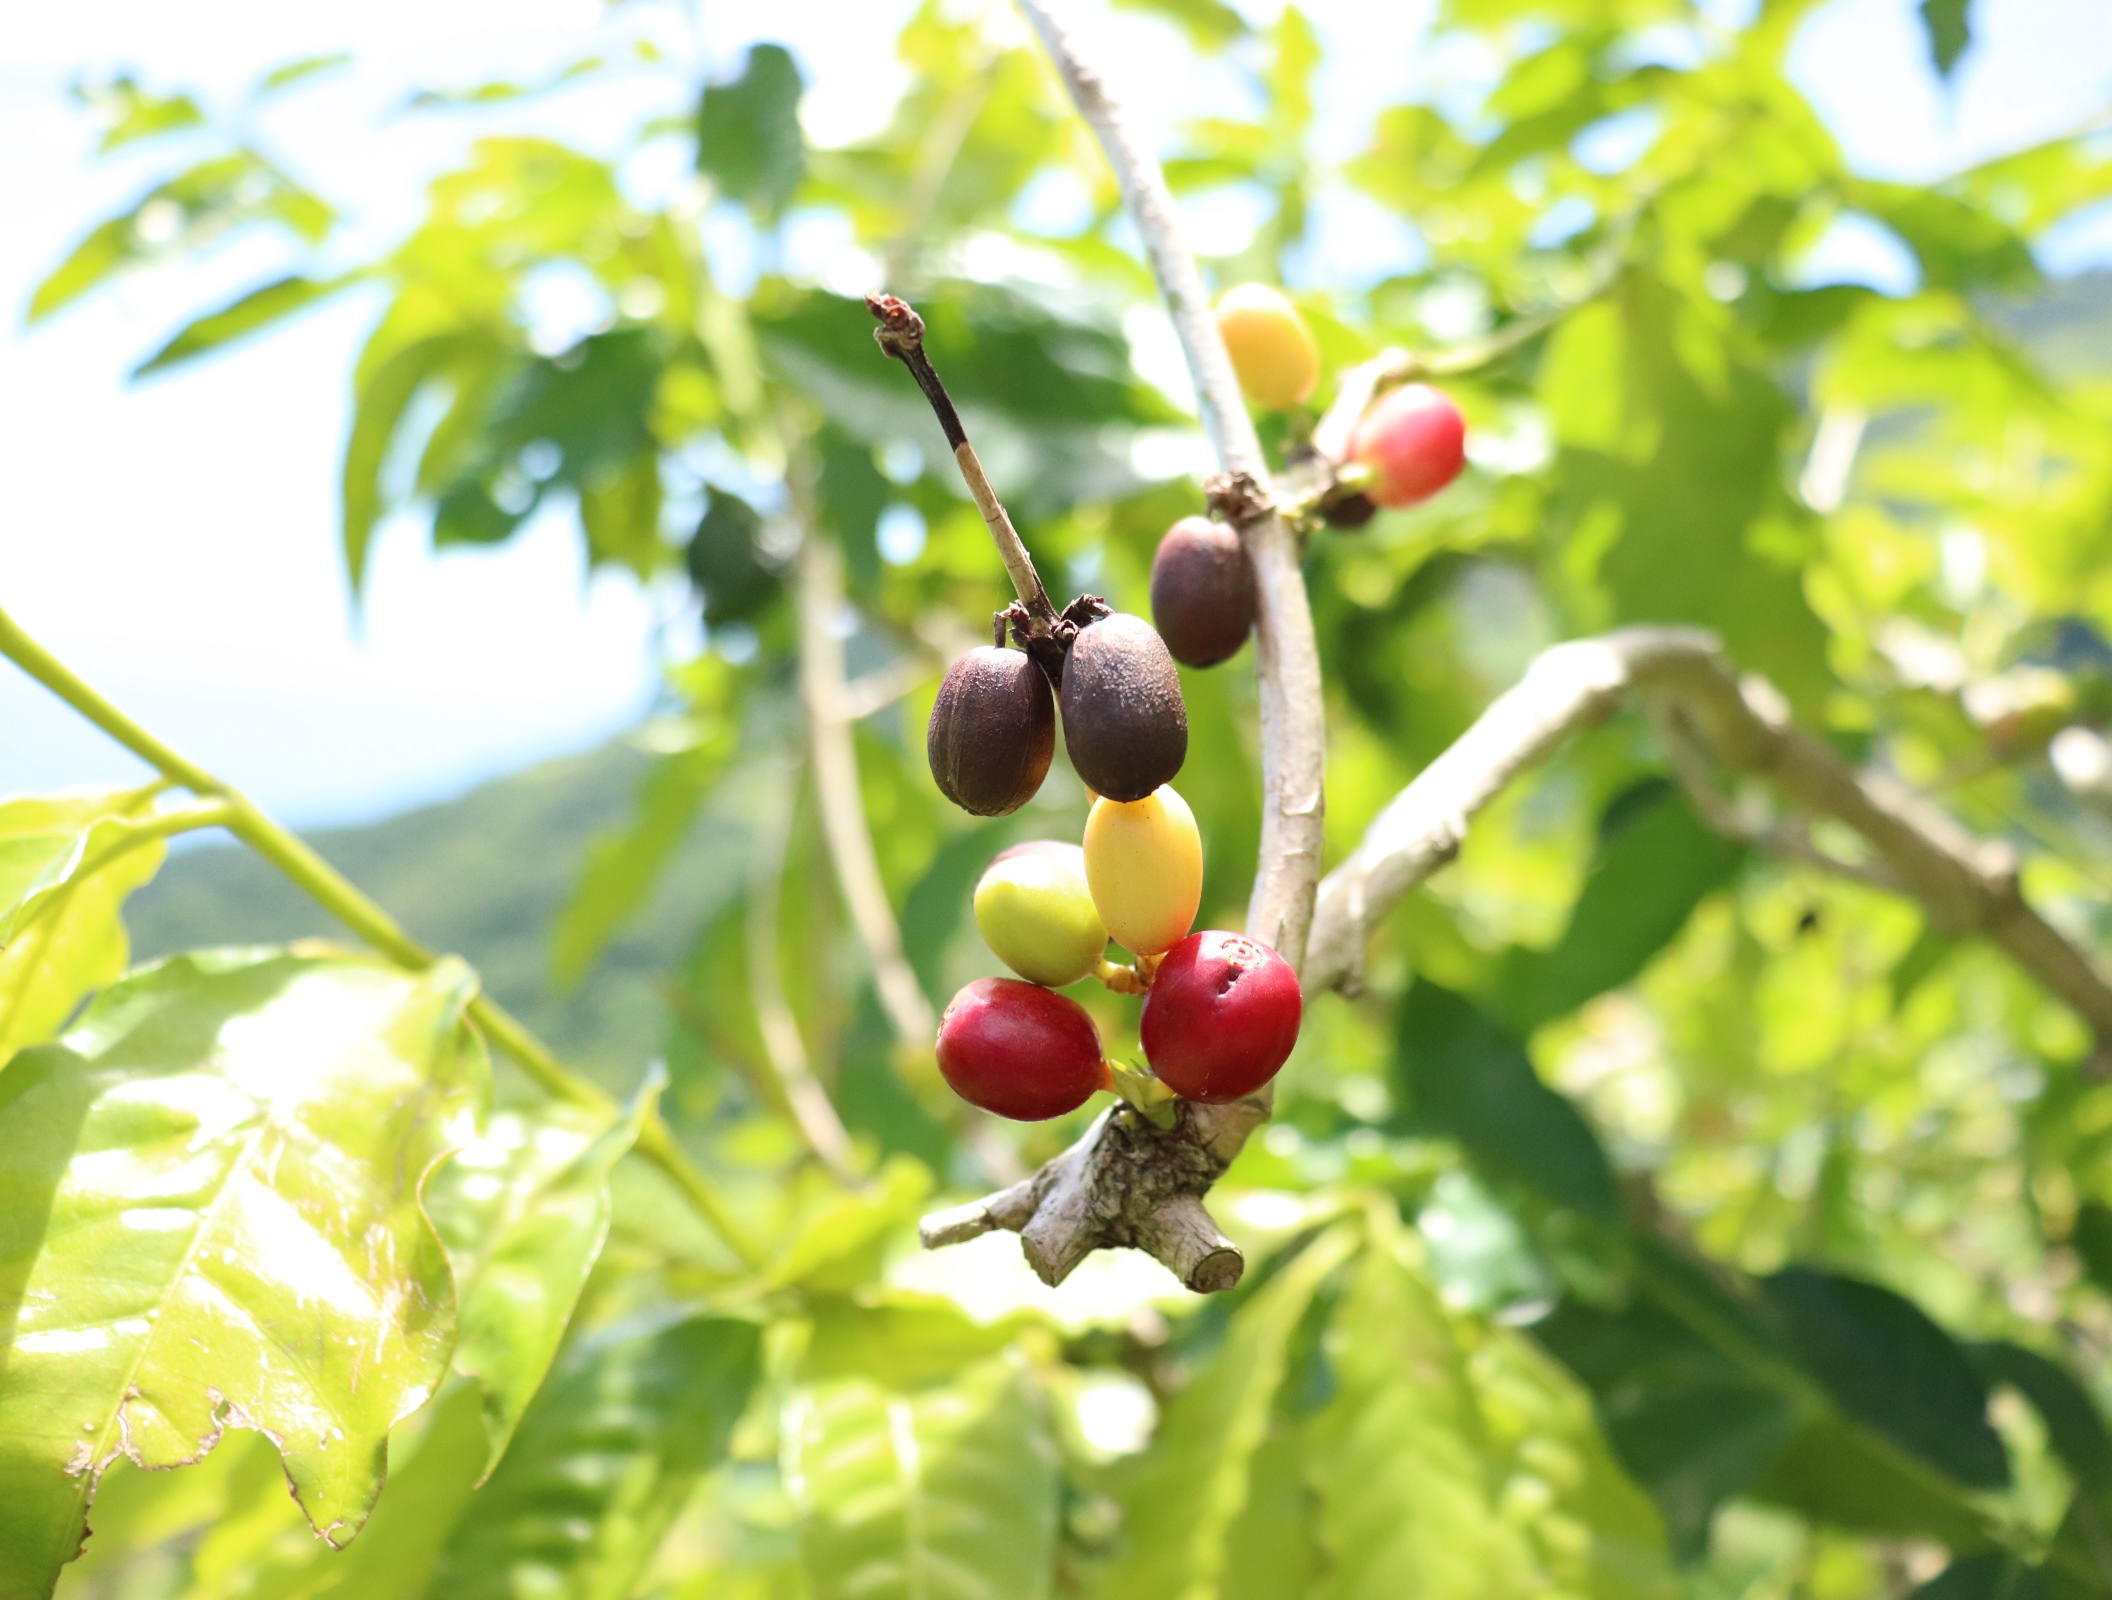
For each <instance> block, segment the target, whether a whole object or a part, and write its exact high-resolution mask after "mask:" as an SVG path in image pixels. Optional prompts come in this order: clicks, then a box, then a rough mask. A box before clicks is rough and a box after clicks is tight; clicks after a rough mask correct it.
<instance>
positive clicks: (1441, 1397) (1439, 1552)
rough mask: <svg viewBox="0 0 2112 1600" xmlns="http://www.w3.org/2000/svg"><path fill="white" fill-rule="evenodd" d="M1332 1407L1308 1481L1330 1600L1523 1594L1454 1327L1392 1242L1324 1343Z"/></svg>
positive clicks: (1358, 1267)
mask: <svg viewBox="0 0 2112 1600" xmlns="http://www.w3.org/2000/svg"><path fill="white" fill-rule="evenodd" d="M1327 1352H1328V1358H1329V1362H1330V1365H1331V1367H1332V1370H1333V1372H1334V1376H1335V1384H1336V1388H1335V1395H1334V1399H1333V1400H1331V1401H1330V1402H1329V1403H1328V1406H1327V1409H1326V1410H1324V1411H1323V1412H1321V1413H1320V1415H1319V1416H1318V1417H1317V1418H1316V1419H1315V1420H1314V1422H1313V1425H1312V1429H1311V1434H1310V1440H1311V1449H1310V1451H1309V1452H1308V1459H1307V1466H1306V1472H1307V1476H1308V1478H1309V1480H1310V1481H1311V1483H1312V1486H1313V1491H1314V1493H1315V1494H1316V1495H1317V1497H1318V1499H1319V1536H1320V1542H1321V1544H1322V1545H1323V1546H1324V1547H1325V1549H1326V1551H1327V1554H1328V1557H1329V1561H1328V1576H1327V1579H1326V1581H1325V1583H1324V1584H1323V1585H1322V1586H1321V1588H1320V1589H1319V1590H1318V1591H1317V1592H1318V1594H1319V1595H1320V1596H1322V1597H1324V1600H1381V1597H1387V1596H1394V1595H1401V1594H1413V1595H1417V1596H1428V1597H1429V1600H1452V1597H1455V1596H1456V1597H1459V1600H1467V1597H1470V1596H1471V1597H1480V1596H1493V1595H1509V1594H1514V1593H1517V1594H1522V1593H1523V1592H1524V1587H1525V1579H1526V1572H1527V1557H1526V1550H1525V1547H1524V1542H1523V1540H1522V1539H1520V1538H1519V1536H1518V1534H1517V1533H1516V1531H1515V1530H1513V1529H1510V1528H1508V1527H1506V1526H1504V1524H1503V1523H1502V1521H1501V1520H1500V1519H1499V1517H1498V1516H1497V1513H1496V1509H1495V1507H1494V1505H1493V1504H1492V1503H1491V1500H1490V1483H1489V1479H1488V1474H1487V1469H1486V1467H1485V1465H1484V1463H1485V1461H1486V1459H1487V1458H1488V1456H1489V1455H1490V1454H1491V1449H1490V1445H1489V1441H1488V1440H1487V1438H1486V1437H1485V1436H1484V1429H1483V1425H1482V1418H1481V1413H1480V1410H1479V1408H1478V1406H1477V1404H1476V1401H1475V1396H1474V1392H1473V1390H1472V1388H1471V1386H1470V1384H1469V1382H1468V1378H1467V1371H1466V1362H1465V1353H1464V1351H1463V1350H1462V1349H1461V1348H1460V1344H1459V1341H1458V1339H1457V1337H1456V1336H1455V1334H1454V1332H1453V1329H1452V1325H1451V1319H1450V1318H1449V1317H1448V1316H1447V1315H1446V1313H1445V1311H1444V1308H1443V1307H1442V1305H1440V1303H1439V1302H1438V1299H1437V1297H1436V1296H1435V1295H1434V1294H1433V1293H1432V1292H1431V1291H1430V1289H1429V1288H1428V1287H1427V1286H1426V1285H1425V1284H1424V1283H1423V1282H1421V1281H1420V1280H1419V1279H1418V1278H1417V1277H1416V1276H1415V1275H1414V1274H1412V1273H1411V1272H1410V1271H1409V1270H1408V1268H1407V1266H1406V1264H1405V1263H1404V1262H1403V1261H1402V1260H1401V1258H1400V1254H1399V1251H1398V1249H1397V1248H1396V1247H1395V1245H1394V1244H1393V1242H1392V1241H1391V1240H1374V1241H1373V1242H1372V1243H1371V1244H1370V1245H1369V1246H1367V1247H1366V1249H1365V1250H1364V1252H1363V1253H1362V1254H1361V1255H1360V1256H1359V1257H1358V1258H1357V1261H1356V1264H1355V1266H1354V1267H1352V1268H1351V1270H1350V1274H1349V1283H1348V1287H1347V1289H1346V1290H1345V1291H1344V1293H1343V1295H1342V1301H1341V1304H1340V1305H1339V1307H1338V1308H1337V1309H1336V1312H1335V1316H1334V1320H1333V1322H1332V1323H1331V1324H1330V1326H1329V1329H1328V1336H1327Z"/></svg>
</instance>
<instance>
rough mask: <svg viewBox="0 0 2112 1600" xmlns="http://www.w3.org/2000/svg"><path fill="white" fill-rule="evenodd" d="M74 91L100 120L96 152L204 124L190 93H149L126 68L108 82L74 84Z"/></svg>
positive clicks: (162, 136) (111, 149) (158, 137)
mask: <svg viewBox="0 0 2112 1600" xmlns="http://www.w3.org/2000/svg"><path fill="white" fill-rule="evenodd" d="M73 92H74V96H75V98H76V99H78V100H80V101H82V102H83V103H85V104H86V105H88V106H89V107H90V108H91V109H92V110H93V111H94V112H95V114H96V116H97V117H98V118H99V119H100V120H101V122H102V124H103V137H102V139H101V140H100V141H99V142H98V143H97V144H96V147H95V148H96V153H97V154H99V155H108V154H109V153H110V152H111V151H113V150H119V149H122V148H123V147H124V146H126V145H128V144H138V143H140V142H142V141H144V140H148V139H160V138H164V137H166V136H167V135H169V134H172V133H181V132H182V131H183V130H185V129H186V128H199V127H203V126H204V125H205V113H204V112H203V111H201V110H200V109H199V108H198V102H197V101H196V100H194V99H192V98H191V97H190V96H189V95H187V94H165V95H164V94H154V93H151V92H150V91H148V90H146V89H143V88H141V87H140V83H139V80H138V79H137V78H135V77H133V76H132V75H131V74H130V73H129V72H124V73H119V74H118V75H117V76H116V77H114V78H112V79H111V80H110V81H109V82H108V83H99V84H81V85H77V86H76V87H75V89H74V91H73Z"/></svg>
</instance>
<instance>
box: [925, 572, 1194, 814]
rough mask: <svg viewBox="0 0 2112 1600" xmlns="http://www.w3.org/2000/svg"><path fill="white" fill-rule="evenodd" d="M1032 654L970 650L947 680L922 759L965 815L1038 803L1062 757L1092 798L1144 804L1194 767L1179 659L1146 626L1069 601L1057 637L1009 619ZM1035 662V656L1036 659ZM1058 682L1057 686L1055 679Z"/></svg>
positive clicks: (1093, 601) (1085, 599)
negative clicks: (1060, 754)
mask: <svg viewBox="0 0 2112 1600" xmlns="http://www.w3.org/2000/svg"><path fill="white" fill-rule="evenodd" d="M1008 621H1009V622H1010V623H1011V624H1012V626H1013V632H1014V637H1015V638H1016V639H1017V640H1018V641H1019V642H1020V643H1021V644H1022V645H1024V646H1027V648H1023V649H1018V650H1011V649H1006V648H1005V647H1004V645H1003V643H1002V642H1000V643H998V644H995V645H983V646H981V647H980V648H978V649H974V650H971V651H969V652H968V653H967V654H966V655H964V656H962V657H961V658H960V660H958V661H956V662H954V664H953V665H952V666H951V667H949V668H948V669H947V671H946V677H945V680H944V681H943V682H942V683H940V685H939V698H938V702H937V703H936V704H935V705H934V706H933V707H932V708H931V724H930V726H929V728H928V729H927V730H926V732H925V736H924V752H925V755H926V756H927V757H928V758H929V760H930V762H931V776H932V779H933V781H934V782H936V783H937V784H938V786H939V792H940V793H941V794H943V795H945V796H946V798H947V799H949V800H951V801H952V802H953V803H954V804H955V805H957V806H959V807H960V808H961V809H962V810H963V811H968V812H972V813H973V814H974V815H976V816H979V817H1001V816H1004V815H1006V814H1007V813H1009V812H1013V811H1017V810H1018V809H1019V808H1020V807H1021V806H1023V805H1025V804H1026V803H1027V802H1028V801H1029V800H1031V799H1033V798H1034V794H1035V791H1036V790H1038V789H1039V788H1040V787H1041V780H1042V779H1043V778H1045V777H1047V776H1048V772H1049V758H1050V756H1051V755H1052V754H1053V753H1054V752H1055V748H1056V710H1057V707H1058V706H1059V705H1060V706H1061V707H1062V711H1063V748H1064V751H1065V752H1066V753H1067V754H1068V755H1069V756H1070V758H1071V766H1072V767H1073V768H1074V769H1076V771H1077V773H1078V776H1079V779H1080V780H1081V781H1082V782H1083V783H1084V784H1085V785H1086V787H1087V788H1089V789H1092V790H1093V791H1095V792H1096V793H1099V794H1104V795H1111V796H1113V797H1114V798H1115V799H1117V800H1141V799H1143V798H1144V796H1146V795H1148V794H1150V793H1151V792H1152V791H1153V790H1154V789H1156V788H1158V787H1159V786H1160V785H1161V784H1163V783H1166V782H1168V781H1169V780H1171V779H1172V778H1173V777H1174V776H1175V775H1176V774H1177V773H1179V771H1180V770H1181V763H1182V762H1183V761H1185V760H1187V759H1188V706H1187V703H1186V702H1185V701H1184V700H1183V699H1182V698H1181V679H1180V674H1179V673H1177V672H1176V671H1175V670H1174V666H1173V656H1172V654H1171V653H1170V652H1169V651H1168V650H1167V648H1166V641H1165V640H1163V639H1161V638H1160V637H1159V635H1158V633H1157V631H1156V630H1154V629H1153V627H1152V626H1151V624H1150V623H1148V622H1146V621H1145V620H1144V619H1143V618H1142V617H1132V616H1129V615H1127V614H1126V613H1123V612H1119V611H1113V610H1111V609H1110V608H1109V607H1108V605H1107V602H1106V601H1104V600H1101V599H1098V598H1097V597H1095V596H1093V595H1081V596H1080V597H1079V598H1078V599H1076V600H1074V601H1072V602H1071V604H1070V605H1069V606H1068V607H1067V608H1066V609H1065V611H1064V613H1063V616H1062V618H1061V619H1059V623H1058V631H1057V632H1055V633H1054V634H1053V635H1049V636H1041V637H1037V636H1035V635H1033V634H1030V633H1028V632H1027V631H1026V619H1025V612H1024V609H1023V608H1022V607H1019V606H1014V607H1012V608H1011V609H1010V610H1009V611H1006V612H1001V613H999V615H998V618H997V626H998V629H999V633H1000V641H1002V634H1003V630H1004V628H1005V626H1006V623H1007V622H1008ZM1037 648H1038V650H1039V652H1040V658H1039V659H1037V658H1036V656H1035V655H1034V654H1033V653H1030V652H1031V651H1033V650H1035V649H1037ZM1052 677H1054V679H1055V686H1054V687H1053V688H1052V687H1051V683H1050V679H1051V678H1052Z"/></svg>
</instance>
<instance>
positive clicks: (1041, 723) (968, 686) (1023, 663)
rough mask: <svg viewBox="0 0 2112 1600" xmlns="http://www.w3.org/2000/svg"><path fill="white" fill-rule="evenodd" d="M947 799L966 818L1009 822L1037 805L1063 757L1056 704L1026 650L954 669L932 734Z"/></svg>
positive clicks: (989, 648) (982, 653)
mask: <svg viewBox="0 0 2112 1600" xmlns="http://www.w3.org/2000/svg"><path fill="white" fill-rule="evenodd" d="M924 754H925V756H926V757H927V758H928V759H929V760H930V762H931V776H932V781H933V782H935V783H937V784H938V786H939V792H940V793H941V794H943V795H944V796H945V797H946V798H947V799H949V800H951V801H952V802H953V803H954V804H955V805H957V806H959V807H960V808H961V809H962V810H963V811H966V812H969V813H971V814H972V815H974V816H978V817H1001V816H1004V815H1005V814H1006V813H1007V812H1010V811H1017V810H1018V809H1019V808H1020V807H1021V806H1023V805H1025V804H1026V803H1027V802H1028V801H1029V800H1031V799H1033V798H1034V792H1035V790H1037V789H1039V788H1040V787H1041V780H1042V779H1043V778H1045V777H1047V776H1048V774H1049V761H1050V759H1051V758H1052V757H1053V756H1054V755H1055V754H1056V697H1055V696H1054V694H1052V693H1051V692H1050V689H1049V680H1048V679H1047V678H1046V677H1045V676H1043V674H1042V671H1041V668H1039V667H1037V666H1035V665H1034V663H1033V662H1032V661H1030V660H1028V659H1027V657H1026V656H1025V655H1024V654H1023V653H1021V652H1020V651H1018V650H1000V649H998V648H996V647H995V646H994V645H987V644H986V645H983V646H981V647H979V648H977V649H974V650H971V651H969V652H968V653H967V654H966V655H964V656H962V657H961V659H960V660H958V661H956V662H955V663H954V664H953V665H952V666H951V667H949V668H947V669H946V679H945V681H944V682H943V683H941V684H940V685H939V698H938V703H937V704H935V705H934V706H933V707H932V708H931V725H930V727H929V728H927V729H926V730H925V734H924Z"/></svg>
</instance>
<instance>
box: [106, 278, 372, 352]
mask: <svg viewBox="0 0 2112 1600" xmlns="http://www.w3.org/2000/svg"><path fill="white" fill-rule="evenodd" d="M357 281H359V275H358V274H357V273H345V274H343V275H341V276H339V277H335V278H309V277H303V276H301V275H300V274H298V273H296V274H294V275H293V276H291V277H285V278H275V279H273V280H272V281H271V282H270V283H267V284H264V285H262V286H261V287H259V288H255V289H252V290H250V291H249V292H248V293H247V294H244V295H241V296H238V297H237V298H236V299H234V300H231V301H229V302H228V303H227V304H226V305H224V306H222V307H221V308H220V309H219V310H218V311H209V312H207V313H206V314H205V315H204V316H202V317H200V318H198V319H197V320H196V321H195V322H192V323H190V324H189V325H188V326H186V327H185V328H183V329H182V330H180V331H179V332H178V333H177V334H176V335H175V337H174V338H172V339H170V340H169V342H168V343H167V344H165V345H163V346H162V347H161V348H160V349H159V350H157V351H155V352H154V353H153V354H152V355H151V356H149V357H147V359H146V360H144V361H142V362H141V363H140V364H139V365H138V366H136V367H134V368H133V369H132V376H133V377H135V378H144V377H145V376H146V375H147V374H148V373H150V372H160V371H163V370H164V369H166V368H169V367H173V366H178V365H180V364H181V363H183V362H185V361H188V360H190V359H191V358H192V357H193V356H202V355H204V354H205V353H206V352H207V351H209V350H217V349H219V348H220V347H221V346H223V345H229V344H234V343H236V342H237V341H238V340H242V339H246V338H248V337H249V336H250V335H251V334H254V333H261V332H263V331H264V329H266V328H269V327H272V326H273V325H274V324H277V323H280V322H283V321H285V320H286V318H288V317H290V316H293V315H295V314H296V313H298V312H302V311H305V310H307V309H308V308H309V307H310V306H313V305H320V304H321V303H322V302H323V301H325V300H328V299H330V298H331V297H332V296H333V295H335V294H337V293H338V292H339V291H340V290H343V289H345V288H348V287H349V286H351V285H352V284H353V283H356V282H357Z"/></svg>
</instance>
